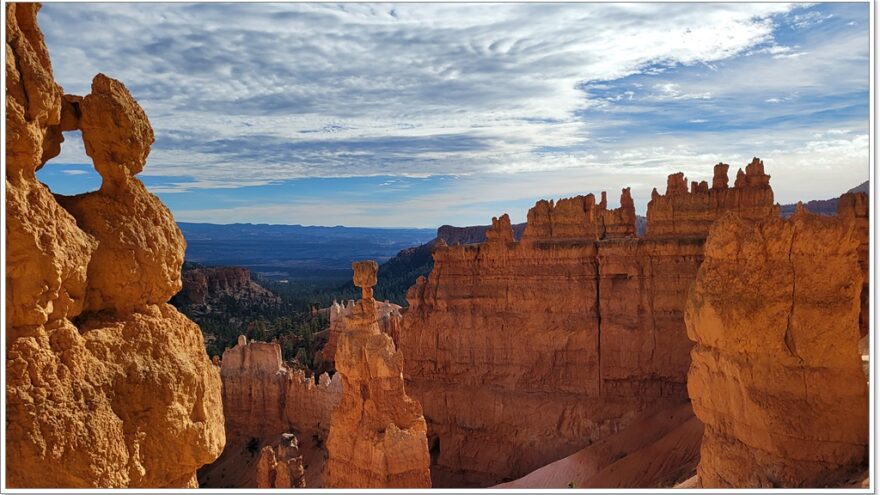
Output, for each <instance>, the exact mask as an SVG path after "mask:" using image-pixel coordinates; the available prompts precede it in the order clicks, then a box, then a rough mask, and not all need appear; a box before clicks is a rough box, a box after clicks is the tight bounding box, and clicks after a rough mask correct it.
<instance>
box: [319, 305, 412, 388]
mask: <svg viewBox="0 0 880 495" xmlns="http://www.w3.org/2000/svg"><path fill="white" fill-rule="evenodd" d="M374 304H375V306H376V314H377V316H378V318H379V329H380V330H381V331H382V333H384V334H386V335H388V336H389V337H391V340H392V341H393V342H394V348H395V349H396V348H397V346H398V345H399V342H400V327H401V325H402V322H403V315H401V313H400V306H398V305H397V304H392V303H390V302H388V301H385V302H379V301H375V300H374ZM354 310H355V302H354V301H353V300H349V301H348V302H347V303H345V304H344V305H343V304H340V303H338V302H336V301H333V304H332V305H331V306H330V328H329V329H328V332H327V343H326V344H324V347H323V348H321V350H320V351H318V352H317V353H316V355H315V362H316V363H318V366H319V368H321V369H326V370H331V371H332V370H335V369H336V347H337V346H338V345H339V337H340V336H341V335H342V333H343V332H344V331H345V325H346V321H348V319H349V318H350V317H351V316H352V314H353V312H354Z"/></svg>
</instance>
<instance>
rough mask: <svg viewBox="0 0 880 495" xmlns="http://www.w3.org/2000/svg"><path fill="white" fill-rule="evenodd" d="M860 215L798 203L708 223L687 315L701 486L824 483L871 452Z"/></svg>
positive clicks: (848, 470)
mask: <svg viewBox="0 0 880 495" xmlns="http://www.w3.org/2000/svg"><path fill="white" fill-rule="evenodd" d="M854 229H855V225H854V223H853V222H851V221H849V220H846V219H841V218H835V217H823V216H819V215H812V214H809V213H807V212H805V211H804V210H803V208H800V209H799V211H797V212H795V214H794V215H793V216H792V217H791V218H790V219H788V220H782V219H780V218H779V217H778V216H769V217H766V218H764V219H761V220H751V219H744V218H742V217H739V216H734V215H730V216H726V217H724V218H723V219H721V220H720V221H718V222H717V223H716V224H715V225H714V226H713V227H712V230H711V234H710V236H709V239H708V242H707V244H706V249H705V261H704V262H703V264H702V266H701V267H700V270H699V273H698V275H697V279H696V282H695V284H694V287H693V290H692V293H691V295H690V298H689V299H688V304H687V312H686V322H687V329H688V336H689V337H690V338H691V339H692V340H693V341H694V342H695V343H696V344H695V346H694V348H693V350H692V353H691V356H692V361H693V362H692V365H691V369H690V373H689V376H688V391H689V395H690V397H691V400H692V401H693V407H694V412H695V413H696V415H697V417H698V418H700V420H701V421H702V422H703V423H704V424H705V434H704V436H703V442H702V446H701V455H700V464H699V467H698V471H697V474H698V480H699V483H700V484H701V486H704V487H821V486H827V485H829V484H831V485H833V484H835V483H839V482H840V481H841V480H845V479H846V477H847V475H848V474H851V473H852V472H855V471H858V470H859V468H860V465H861V464H862V462H863V461H864V460H865V459H866V455H867V445H868V406H867V389H866V383H865V379H864V375H863V374H862V369H861V361H860V356H859V351H858V341H859V300H860V293H861V291H862V273H861V269H860V268H859V263H858V253H857V250H858V247H859V241H858V239H857V238H856V236H855V235H854Z"/></svg>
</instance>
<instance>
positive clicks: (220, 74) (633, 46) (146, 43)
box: [38, 3, 869, 227]
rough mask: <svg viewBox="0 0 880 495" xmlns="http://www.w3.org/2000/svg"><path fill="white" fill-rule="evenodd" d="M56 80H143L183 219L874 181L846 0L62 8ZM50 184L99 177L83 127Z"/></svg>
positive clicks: (463, 217) (859, 52) (413, 211)
mask: <svg viewBox="0 0 880 495" xmlns="http://www.w3.org/2000/svg"><path fill="white" fill-rule="evenodd" d="M38 22H39V23H40V26H41V28H42V30H43V33H44V35H45V38H46V43H47V45H48V47H49V52H50V56H51V57H52V63H53V69H54V72H55V79H56V80H57V81H58V83H59V84H61V85H62V86H63V87H64V90H65V92H66V93H71V94H78V95H85V94H87V93H88V92H89V87H90V84H91V79H92V77H93V76H94V75H95V74H97V73H99V72H103V73H105V74H107V75H108V76H110V77H113V78H115V79H118V80H120V81H122V82H123V83H125V84H126V86H127V87H128V88H129V90H130V91H131V93H132V95H133V96H134V97H135V99H136V100H137V101H138V102H139V103H140V104H141V106H143V108H144V110H145V111H146V113H147V115H148V116H149V118H150V122H151V123H152V125H153V128H154V131H155V134H156V142H155V144H154V145H153V148H152V152H151V154H150V156H149V159H148V161H147V166H146V168H145V169H144V171H143V172H142V173H141V174H140V175H139V178H141V179H142V180H143V181H144V183H145V184H146V185H147V187H148V188H149V189H150V190H152V191H153V192H154V193H156V194H157V195H159V197H160V198H161V199H162V200H163V201H164V202H165V203H166V204H167V205H168V206H169V208H170V209H171V211H172V212H173V213H174V215H175V218H176V219H177V220H178V221H191V222H211V223H233V222H252V223H278V224H304V225H347V226H364V227H436V226H439V225H442V224H453V225H478V224H487V223H489V222H490V220H491V218H492V217H493V216H498V215H500V214H502V213H509V214H510V216H511V219H512V220H513V221H514V222H521V221H524V220H525V217H526V213H527V211H528V208H530V207H531V206H533V205H534V203H535V202H536V201H537V200H539V199H542V198H546V199H553V198H560V197H569V196H574V195H578V194H588V193H591V192H592V193H595V194H597V195H598V193H599V192H601V191H603V190H604V191H608V194H609V206H610V207H611V206H617V204H618V198H619V193H620V189H621V188H623V187H632V194H633V197H634V199H635V203H636V209H637V211H638V212H639V213H641V214H644V211H645V207H646V204H647V202H648V200H649V199H650V195H651V190H652V188H654V187H657V189H658V190H659V191H660V192H661V193H662V192H664V190H665V184H666V176H667V175H668V174H671V173H674V172H677V171H682V172H684V173H685V174H686V175H687V177H688V179H689V180H711V176H712V166H713V165H714V164H715V163H718V162H721V161H723V162H725V163H729V164H731V168H732V170H731V177H733V176H734V175H735V171H736V169H737V168H739V167H745V165H746V163H748V162H749V161H750V160H751V158H752V157H753V156H758V157H760V158H762V159H763V160H764V163H765V168H766V171H767V173H769V174H770V175H771V185H772V186H773V189H774V191H775V193H776V199H777V201H779V202H780V203H790V202H795V201H797V200H810V199H826V198H830V197H836V196H838V195H839V194H840V193H842V192H844V191H846V190H847V189H850V188H851V187H854V186H856V185H858V184H860V183H862V182H864V181H866V180H868V173H869V155H868V145H869V136H868V132H869V130H868V124H869V120H868V119H869V113H868V103H869V9H868V4H867V3H860V4H856V3H845V4H844V3H836V4H809V5H804V4H780V3H765V4H762V3H736V4H722V3H713V4H694V3H678V4H632V3H627V4H611V3H602V4H416V3H410V4H338V5H337V4H234V3H205V4H133V3H132V4H123V3H47V4H44V5H43V8H42V10H41V12H40V14H39V17H38ZM65 138H66V141H65V143H64V145H63V146H62V153H61V155H59V156H58V157H56V158H54V159H53V160H52V161H51V162H49V163H48V164H47V165H46V166H45V167H44V168H43V169H42V170H41V171H40V172H39V174H38V176H39V177H40V178H41V179H42V180H43V181H44V182H45V183H46V184H48V185H49V186H50V188H52V190H53V191H55V192H57V193H61V194H72V193H80V192H85V191H89V190H94V189H96V188H97V187H98V186H99V185H100V177H99V176H97V175H96V173H95V172H94V170H93V168H92V166H91V160H90V159H89V158H88V157H87V156H86V155H85V152H84V148H83V145H82V140H81V138H80V136H79V133H78V132H73V133H66V134H65Z"/></svg>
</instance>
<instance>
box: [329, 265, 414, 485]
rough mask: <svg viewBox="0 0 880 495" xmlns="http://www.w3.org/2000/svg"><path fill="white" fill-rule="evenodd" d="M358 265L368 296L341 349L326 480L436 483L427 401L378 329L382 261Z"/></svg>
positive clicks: (358, 276)
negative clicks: (406, 378)
mask: <svg viewBox="0 0 880 495" xmlns="http://www.w3.org/2000/svg"><path fill="white" fill-rule="evenodd" d="M352 268H353V269H354V283H355V285H356V286H357V287H360V288H361V289H362V292H363V295H362V299H361V300H360V301H358V302H357V303H356V304H355V305H354V308H353V310H352V311H351V314H350V315H348V316H347V317H346V322H345V325H344V327H343V329H342V333H341V335H340V336H339V343H338V347H337V349H336V367H337V372H338V373H339V374H340V375H342V392H343V396H342V401H341V402H340V403H339V405H338V406H337V407H336V408H335V409H334V410H333V414H332V416H331V418H330V437H329V438H328V440H327V452H328V455H329V457H328V459H327V464H326V473H325V474H324V486H325V487H327V488H395V487H397V488H401V487H408V488H425V487H430V486H431V477H430V472H429V470H428V468H429V464H430V462H429V458H428V441H427V437H426V436H425V431H426V426H425V419H424V417H423V416H422V408H421V406H420V405H419V403H418V402H416V401H414V400H413V399H410V398H409V397H408V396H407V395H406V391H405V390H404V384H403V356H402V354H401V353H400V352H399V351H397V350H396V349H395V347H394V342H393V341H392V339H391V337H390V336H389V335H387V334H385V333H383V332H382V331H381V330H380V328H379V323H378V320H379V316H378V312H377V307H376V301H375V300H374V299H373V286H374V285H376V273H377V271H378V265H377V264H376V262H375V261H364V262H356V263H354V264H353V265H352Z"/></svg>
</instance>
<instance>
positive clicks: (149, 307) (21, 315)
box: [4, 3, 225, 488]
mask: <svg viewBox="0 0 880 495" xmlns="http://www.w3.org/2000/svg"><path fill="white" fill-rule="evenodd" d="M5 8H6V126H7V128H6V145H7V147H6V165H7V167H6V229H7V230H6V232H7V246H6V247H7V254H6V269H7V270H6V287H7V292H6V309H7V323H6V335H5V338H6V349H7V355H6V435H5V437H4V440H5V442H6V448H7V457H6V461H7V464H6V468H7V469H6V483H7V486H9V487H15V488H38V487H64V488H97V487H102V488H118V487H155V488H159V487H194V486H196V480H195V471H196V469H197V468H198V467H200V466H202V465H203V464H206V463H209V462H211V461H213V460H214V459H215V458H216V457H217V456H218V455H219V453H220V451H221V450H222V448H223V444H224V441H225V436H224V430H223V427H222V424H223V415H222V408H221V404H220V377H219V373H218V370H217V369H216V368H215V367H213V366H212V365H211V363H210V361H209V360H208V356H207V355H206V353H205V350H204V343H203V340H202V335H201V332H200V331H199V328H198V327H197V326H196V325H195V324H194V323H193V322H191V321H189V320H187V319H186V318H185V317H184V316H183V315H181V314H180V313H178V312H177V311H176V310H175V309H174V308H173V307H171V306H170V305H168V304H166V303H167V301H168V300H169V298H170V297H171V296H172V295H174V293H176V292H177V291H178V290H179V289H180V286H181V282H180V267H181V264H182V263H183V253H184V240H183V237H182V235H181V233H180V230H179V229H178V228H177V225H176V224H175V223H174V219H173V218H172V216H171V213H170V212H169V211H168V209H167V208H166V207H165V206H164V205H163V204H162V203H161V202H160V201H159V199H158V198H157V197H156V196H154V195H152V194H150V193H149V192H148V191H147V190H146V188H145V187H144V185H143V184H142V183H141V182H140V180H138V179H137V178H136V177H135V175H136V174H137V173H139V172H140V171H141V170H142V169H143V167H144V165H145V163H146V159H147V155H148V154H149V151H150V146H151V145H152V143H153V131H152V128H151V127H150V123H149V120H148V119H147V116H146V115H145V114H144V111H143V109H141V107H140V106H139V105H138V104H137V102H135V101H134V99H133V98H132V97H131V95H130V94H129V92H128V90H127V89H126V88H125V86H124V85H123V84H122V83H120V82H118V81H115V80H113V79H110V78H108V77H106V76H104V75H103V74H98V75H97V76H95V78H94V80H93V81H92V87H91V93H90V94H88V95H86V96H85V97H79V96H73V95H64V94H63V91H62V88H61V87H60V86H58V84H56V83H55V81H54V79H53V75H52V67H51V63H50V61H49V54H48V51H47V49H46V45H45V43H44V41H43V36H42V34H41V32H40V30H39V27H38V26H37V22H36V19H37V12H38V10H39V8H40V7H39V5H38V4H25V3H20V4H8V5H6V6H5ZM68 131H81V133H82V138H83V142H84V144H85V149H86V153H87V154H88V155H89V157H91V159H92V160H93V162H94V165H95V168H96V169H97V171H98V172H99V173H100V175H101V178H102V183H101V188H100V189H99V190H98V191H94V192H90V193H87V194H81V195H78V196H72V197H64V196H60V195H53V194H52V192H51V191H50V190H49V189H48V188H47V187H46V186H45V185H43V184H41V183H40V182H39V181H38V180H37V179H36V176H35V172H36V170H37V169H39V168H40V167H42V166H43V165H45V163H46V162H47V161H48V160H50V159H51V158H53V157H55V156H57V155H58V153H59V152H60V145H61V142H62V141H63V140H64V139H63V135H62V132H68Z"/></svg>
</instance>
